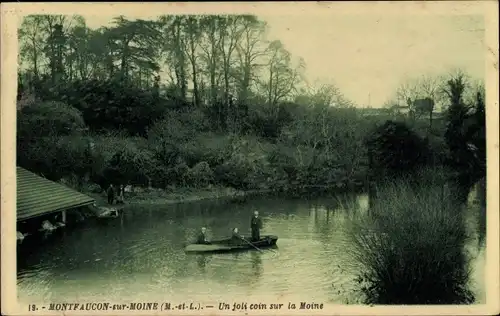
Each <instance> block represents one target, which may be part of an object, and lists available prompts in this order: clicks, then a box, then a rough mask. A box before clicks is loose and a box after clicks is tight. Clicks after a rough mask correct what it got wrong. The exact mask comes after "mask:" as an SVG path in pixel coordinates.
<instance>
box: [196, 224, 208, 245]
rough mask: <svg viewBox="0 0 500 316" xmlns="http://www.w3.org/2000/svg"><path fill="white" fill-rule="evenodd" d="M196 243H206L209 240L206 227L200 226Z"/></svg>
mask: <svg viewBox="0 0 500 316" xmlns="http://www.w3.org/2000/svg"><path fill="white" fill-rule="evenodd" d="M196 243H197V244H202V245H208V244H210V242H209V241H208V240H207V229H206V227H202V228H201V232H200V234H199V235H198V239H197V240H196Z"/></svg>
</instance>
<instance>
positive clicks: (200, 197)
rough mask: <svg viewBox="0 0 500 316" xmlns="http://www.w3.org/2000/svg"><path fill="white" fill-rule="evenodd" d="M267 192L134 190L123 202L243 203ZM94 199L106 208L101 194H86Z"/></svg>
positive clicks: (126, 195)
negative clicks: (215, 201) (209, 201)
mask: <svg viewBox="0 0 500 316" xmlns="http://www.w3.org/2000/svg"><path fill="white" fill-rule="evenodd" d="M269 193H271V192H270V191H269V190H252V191H242V190H236V189H234V188H228V187H211V188H204V189H195V188H185V187H184V188H175V189H170V190H169V191H167V190H161V189H142V188H136V189H135V190H134V192H126V193H125V195H124V200H125V204H126V205H144V204H148V205H160V204H162V205H164V204H178V203H191V202H199V201H205V200H229V201H234V202H245V200H246V199H247V198H248V197H249V196H256V195H265V194H269ZM86 194H88V195H90V196H91V197H93V198H94V199H96V202H97V203H96V204H97V205H98V206H107V205H108V204H107V198H106V194H105V193H104V192H102V193H86Z"/></svg>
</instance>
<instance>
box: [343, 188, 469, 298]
mask: <svg viewBox="0 0 500 316" xmlns="http://www.w3.org/2000/svg"><path fill="white" fill-rule="evenodd" d="M378 192H379V195H378V196H379V197H380V198H379V199H377V201H376V202H375V203H374V205H373V207H372V208H371V209H370V211H369V213H368V214H367V215H365V216H363V215H360V216H361V217H362V218H357V219H356V220H355V221H353V223H352V231H351V238H352V241H353V244H354V247H353V249H352V255H353V257H354V258H353V259H354V260H353V261H354V262H356V263H357V264H359V265H360V266H359V267H357V271H363V272H362V273H361V274H360V275H359V279H358V282H359V283H360V284H361V287H360V290H361V291H362V294H363V296H364V297H365V299H366V303H369V304H464V303H470V302H472V301H473V300H474V298H473V295H472V293H471V292H470V291H469V290H468V289H467V286H468V282H469V273H470V271H469V259H468V257H467V254H466V253H465V250H464V244H465V241H466V240H467V238H468V236H467V234H466V231H465V226H464V223H463V219H462V210H461V209H460V208H459V207H457V204H456V203H454V196H453V194H452V192H451V191H450V190H448V189H447V188H446V187H443V186H439V185H437V184H436V183H435V185H430V183H429V181H427V182H426V185H415V183H413V184H411V183H410V182H408V181H404V180H400V181H398V182H394V183H390V184H385V185H384V186H383V187H381V188H379V190H378Z"/></svg>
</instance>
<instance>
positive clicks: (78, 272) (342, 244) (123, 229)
mask: <svg viewBox="0 0 500 316" xmlns="http://www.w3.org/2000/svg"><path fill="white" fill-rule="evenodd" d="M367 206H368V200H367V198H366V196H359V197H355V198H353V197H342V198H336V199H316V200H314V201H303V200H284V199H258V200H254V201H249V202H248V203H246V204H238V205H237V204H220V203H195V204H185V205H176V206H173V205H168V206H156V205H155V206H148V207H141V208H139V207H134V208H131V209H128V210H126V211H125V212H124V213H123V214H122V216H121V217H120V218H116V219H114V220H110V221H106V222H99V223H96V224H95V225H86V226H84V227H81V228H79V229H75V230H67V231H66V232H65V234H64V235H61V236H57V237H55V238H52V239H51V240H49V241H48V242H46V243H44V244H41V245H40V246H38V247H37V249H36V250H34V251H29V252H23V253H19V259H18V294H19V298H20V300H22V301H26V302H28V301H29V302H35V301H40V300H47V299H50V300H52V301H68V300H71V299H72V298H74V299H76V298H78V300H79V301H91V300H93V301H96V300H102V298H107V299H109V300H112V301H116V302H119V301H132V300H133V301H138V300H143V299H144V300H148V301H151V300H161V299H164V298H165V297H169V299H171V300H172V301H173V300H176V299H180V298H182V297H186V296H189V297H190V298H192V299H193V300H196V299H199V300H200V301H202V302H203V301H217V300H218V299H222V298H224V299H225V300H230V299H233V300H241V299H246V298H248V297H249V296H251V297H252V299H259V298H264V299H266V300H269V299H270V298H273V297H280V298H281V299H286V298H289V299H294V298H295V299H299V298H300V299H301V300H306V299H309V300H314V301H321V302H335V303H345V302H347V301H348V300H349V301H350V302H352V301H355V298H353V297H351V296H352V295H353V294H352V293H353V292H352V290H353V288H354V286H355V282H354V278H355V277H356V276H357V275H356V274H357V272H359V271H352V269H351V268H350V267H351V265H350V260H352V259H351V258H350V257H349V249H350V246H349V242H348V238H347V235H346V232H347V231H346V230H347V228H346V226H347V225H346V224H347V221H348V219H349V216H350V214H352V213H354V212H365V211H366V209H367ZM254 210H258V211H259V212H260V214H261V216H262V217H263V220H264V228H263V231H262V234H263V235H265V234H273V235H277V236H278V237H279V239H278V244H277V247H276V248H273V249H263V250H261V251H257V250H251V251H246V252H239V253H230V254H206V255H196V254H186V253H184V251H183V249H184V246H185V245H186V243H187V242H189V241H191V240H193V239H194V238H195V236H196V234H197V232H198V231H199V228H200V227H201V226H205V227H207V228H208V235H209V237H211V238H222V237H227V236H229V235H230V229H231V228H232V227H239V228H240V232H241V233H242V234H243V235H248V234H249V233H250V230H249V225H250V217H251V215H252V213H253V211H254ZM476 223H477V221H476ZM477 227H478V226H474V227H473V228H472V229H478V228H477ZM479 227H480V225H479ZM483 236H484V234H483ZM481 247H483V248H484V244H483V246H481ZM483 257H484V255H483ZM478 258H481V257H480V256H478ZM480 260H481V259H478V260H476V261H477V262H479V261H480ZM483 263H484V260H483ZM477 284H479V285H478V288H482V284H483V282H482V281H481V282H477Z"/></svg>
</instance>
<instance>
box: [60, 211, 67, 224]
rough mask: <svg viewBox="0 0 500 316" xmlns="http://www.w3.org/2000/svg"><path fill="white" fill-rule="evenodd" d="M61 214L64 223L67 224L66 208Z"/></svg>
mask: <svg viewBox="0 0 500 316" xmlns="http://www.w3.org/2000/svg"><path fill="white" fill-rule="evenodd" d="M61 215H62V216H61V220H62V222H63V223H64V224H66V211H65V210H64V211H62V212H61Z"/></svg>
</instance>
